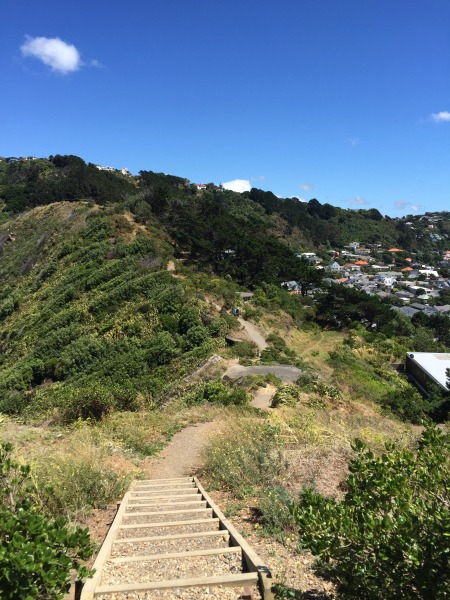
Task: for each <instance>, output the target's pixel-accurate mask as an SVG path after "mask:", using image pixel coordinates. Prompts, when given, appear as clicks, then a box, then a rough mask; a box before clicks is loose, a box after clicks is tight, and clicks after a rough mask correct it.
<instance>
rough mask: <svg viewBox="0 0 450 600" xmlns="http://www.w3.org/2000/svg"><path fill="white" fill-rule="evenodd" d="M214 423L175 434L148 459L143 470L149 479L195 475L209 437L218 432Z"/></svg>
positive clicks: (202, 424)
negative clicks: (157, 452) (156, 454)
mask: <svg viewBox="0 0 450 600" xmlns="http://www.w3.org/2000/svg"><path fill="white" fill-rule="evenodd" d="M218 427H219V424H218V423H216V422H208V423H198V424H196V425H190V426H189V427H185V428H184V429H182V430H181V431H179V432H178V433H176V434H175V435H174V436H173V438H172V441H171V442H170V443H169V444H168V445H167V446H166V447H165V448H164V450H163V451H162V452H161V453H160V454H159V455H158V456H157V457H156V458H154V457H152V458H149V459H148V463H147V466H146V468H145V471H146V474H148V476H149V477H150V479H166V478H167V479H170V478H175V477H184V476H185V475H195V473H196V472H197V471H198V469H199V468H200V466H201V455H202V450H203V448H204V446H205V445H206V443H207V441H208V438H209V436H210V435H211V434H212V433H215V432H216V431H217V430H218Z"/></svg>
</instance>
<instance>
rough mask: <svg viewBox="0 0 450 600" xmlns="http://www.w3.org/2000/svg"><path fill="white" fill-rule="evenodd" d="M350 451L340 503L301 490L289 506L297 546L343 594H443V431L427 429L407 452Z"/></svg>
mask: <svg viewBox="0 0 450 600" xmlns="http://www.w3.org/2000/svg"><path fill="white" fill-rule="evenodd" d="M354 450H355V451H356V452H357V455H356V457H355V458H354V459H353V460H352V461H351V463H350V467H349V470H350V475H349V476H348V477H347V479H346V481H345V490H346V493H345V496H344V498H343V499H342V501H340V502H338V501H336V500H334V499H331V498H325V497H323V496H321V495H320V494H317V493H316V492H314V491H313V490H311V489H306V490H305V491H303V492H302V494H301V497H300V500H299V501H298V502H293V503H292V504H291V514H292V517H293V520H294V521H295V523H296V524H297V525H298V526H299V529H300V539H301V543H302V545H303V546H304V547H307V548H309V549H311V551H312V552H313V553H314V554H315V555H318V556H319V557H320V558H319V560H320V566H321V568H322V569H323V570H324V571H325V572H326V573H327V574H328V576H330V577H331V578H332V579H333V580H334V581H336V582H337V584H338V591H339V592H340V593H341V594H342V596H343V597H344V598H354V599H360V598H361V599H370V600H375V599H380V600H384V599H385V598H405V599H409V598H411V599H413V598H448V596H449V594H450V579H449V568H450V562H449V546H448V539H449V537H450V513H449V502H450V485H449V475H450V473H449V460H448V458H449V450H450V436H449V435H448V434H447V435H446V434H442V433H440V432H439V431H438V430H437V429H435V428H428V429H426V430H425V431H424V433H423V434H422V437H421V439H420V441H419V443H418V447H417V449H416V450H415V451H412V450H410V449H399V448H397V447H395V445H393V444H389V445H388V446H387V447H386V451H385V453H383V454H382V455H381V456H376V455H375V454H374V453H373V452H372V451H371V450H368V449H367V448H366V446H365V445H364V444H363V443H362V442H361V441H359V440H357V441H356V442H355V444H354Z"/></svg>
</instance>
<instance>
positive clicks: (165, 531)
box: [117, 521, 219, 540]
mask: <svg viewBox="0 0 450 600" xmlns="http://www.w3.org/2000/svg"><path fill="white" fill-rule="evenodd" d="M217 529H219V524H218V522H217V521H208V522H206V523H192V525H177V526H169V525H166V526H162V527H148V528H146V527H139V528H137V529H133V528H131V529H119V533H118V536H117V538H118V539H122V540H123V539H126V538H131V537H132V538H136V537H150V536H151V537H153V536H156V535H172V534H175V533H196V532H199V531H213V530H217Z"/></svg>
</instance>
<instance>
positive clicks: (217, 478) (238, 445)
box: [205, 421, 286, 498]
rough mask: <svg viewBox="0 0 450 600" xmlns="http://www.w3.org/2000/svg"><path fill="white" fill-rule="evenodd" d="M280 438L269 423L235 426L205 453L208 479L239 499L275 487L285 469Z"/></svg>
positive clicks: (277, 431) (217, 438) (276, 430)
mask: <svg viewBox="0 0 450 600" xmlns="http://www.w3.org/2000/svg"><path fill="white" fill-rule="evenodd" d="M279 434H280V431H279V428H278V427H277V426H274V425H271V424H269V423H250V422H248V421H246V422H243V423H241V424H238V423H234V424H233V427H232V428H230V429H229V430H228V431H227V432H226V433H224V434H222V435H220V436H218V437H216V438H214V439H213V440H212V441H211V442H210V444H209V447H208V448H207V449H206V452H205V475H206V477H207V478H208V479H209V481H210V483H211V484H212V485H213V486H216V487H218V488H224V489H227V490H229V491H230V492H231V493H232V494H233V495H234V496H235V497H237V498H244V497H246V496H252V495H255V494H257V493H258V490H261V489H264V488H268V487H271V486H274V485H275V484H276V482H277V481H280V480H281V478H282V476H283V474H284V472H285V469H286V464H285V461H284V457H283V448H282V442H281V438H280V435H279Z"/></svg>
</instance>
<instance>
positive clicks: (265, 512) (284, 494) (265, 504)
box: [258, 485, 293, 535]
mask: <svg viewBox="0 0 450 600" xmlns="http://www.w3.org/2000/svg"><path fill="white" fill-rule="evenodd" d="M291 502H292V498H291V496H290V494H289V492H288V491H287V490H286V488H284V487H283V486H281V485H278V486H270V487H268V488H264V489H263V490H262V491H261V493H260V495H259V502H258V506H259V509H260V511H261V513H262V522H263V525H264V529H265V530H266V532H267V533H269V534H272V535H279V534H281V535H283V533H284V532H286V531H289V530H291V529H292V527H293V519H292V514H291V512H290V510H289V509H290V505H291Z"/></svg>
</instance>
